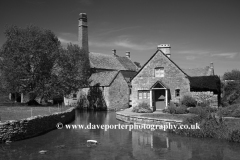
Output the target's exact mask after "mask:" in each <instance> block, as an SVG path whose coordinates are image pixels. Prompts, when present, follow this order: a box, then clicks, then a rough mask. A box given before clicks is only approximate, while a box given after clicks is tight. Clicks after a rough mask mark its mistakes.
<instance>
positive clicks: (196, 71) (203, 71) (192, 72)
mask: <svg viewBox="0 0 240 160" xmlns="http://www.w3.org/2000/svg"><path fill="white" fill-rule="evenodd" d="M209 69H210V67H209V66H206V67H204V68H192V69H183V71H184V72H185V73H186V74H187V75H189V76H190V77H195V76H209V74H210V73H209Z"/></svg>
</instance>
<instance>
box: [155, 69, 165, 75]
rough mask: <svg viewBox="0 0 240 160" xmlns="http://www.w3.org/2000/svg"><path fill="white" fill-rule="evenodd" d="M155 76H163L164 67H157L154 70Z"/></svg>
mask: <svg viewBox="0 0 240 160" xmlns="http://www.w3.org/2000/svg"><path fill="white" fill-rule="evenodd" d="M154 74H155V77H164V67H157V68H155V71H154Z"/></svg>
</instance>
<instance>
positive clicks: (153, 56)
mask: <svg viewBox="0 0 240 160" xmlns="http://www.w3.org/2000/svg"><path fill="white" fill-rule="evenodd" d="M158 53H159V54H161V55H162V56H163V57H164V58H165V59H166V60H167V61H169V62H171V63H172V64H173V65H174V66H175V67H176V68H177V69H178V70H179V71H180V72H181V73H182V74H183V75H185V76H188V75H187V74H186V73H185V72H184V71H183V70H182V69H181V68H180V67H179V66H178V65H177V64H176V63H174V62H173V61H172V60H171V59H170V58H169V57H168V56H166V55H165V54H164V53H163V52H162V51H161V50H157V51H156V52H155V53H154V54H153V55H152V57H151V58H150V59H149V60H148V61H147V62H146V63H145V64H144V65H143V66H142V68H141V69H140V70H139V71H138V73H137V74H136V75H135V76H134V77H133V79H134V78H135V77H136V76H138V75H139V74H140V73H141V72H142V70H143V69H144V68H145V67H146V66H147V65H148V64H149V63H150V62H151V61H152V60H153V59H154V58H155V57H156V56H157V54H158Z"/></svg>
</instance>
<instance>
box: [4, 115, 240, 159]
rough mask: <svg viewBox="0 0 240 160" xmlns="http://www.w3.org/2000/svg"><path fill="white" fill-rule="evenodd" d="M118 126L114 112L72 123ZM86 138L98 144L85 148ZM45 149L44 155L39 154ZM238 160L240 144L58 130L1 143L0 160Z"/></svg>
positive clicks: (147, 132) (137, 132)
mask: <svg viewBox="0 0 240 160" xmlns="http://www.w3.org/2000/svg"><path fill="white" fill-rule="evenodd" d="M89 123H91V124H100V125H101V124H119V123H123V122H120V121H118V120H116V114H115V112H80V111H76V119H75V121H74V122H72V123H71V124H83V125H88V124H89ZM89 139H93V140H97V141H98V144H97V145H91V146H89V145H87V143H86V141H87V140H89ZM41 150H46V151H47V152H46V153H45V154H40V153H39V151H41ZM17 159H23V160H28V159H29V160H38V159H39V160H42V159H57V160H62V159H64V160H75V159H83V160H88V159H89V160H108V159H109V160H132V159H133V160H145V159H146V160H155V159H158V160H159V159H162V160H163V159H164V160H230V159H233V160H239V159H240V144H238V143H229V142H226V141H219V140H216V139H198V138H189V137H182V136H178V135H174V134H168V133H166V132H163V131H157V130H155V131H150V130H132V131H129V130H127V129H112V130H107V131H104V130H103V129H91V130H89V129H66V128H63V129H58V130H53V131H51V132H48V133H46V134H43V135H41V136H38V137H34V138H30V139H26V140H22V141H17V142H13V143H11V144H8V145H7V144H0V160H17Z"/></svg>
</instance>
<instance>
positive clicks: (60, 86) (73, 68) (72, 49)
mask: <svg viewBox="0 0 240 160" xmlns="http://www.w3.org/2000/svg"><path fill="white" fill-rule="evenodd" d="M56 68H57V70H56V81H57V83H56V86H55V87H53V88H57V90H58V92H59V93H62V94H63V95H64V96H67V95H70V94H71V93H74V92H77V91H78V90H79V89H80V88H82V87H84V86H86V85H87V79H88V78H89V73H90V72H89V71H90V65H89V58H88V53H85V51H84V50H81V49H80V48H79V46H78V45H73V44H71V43H70V44H68V46H67V49H63V48H62V49H61V50H60V56H59V58H58V63H57V66H56Z"/></svg>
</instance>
